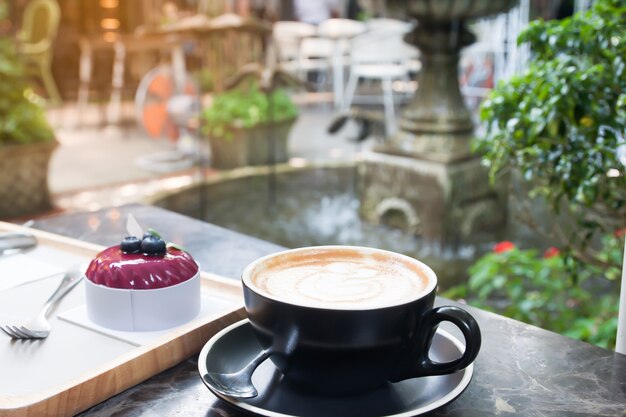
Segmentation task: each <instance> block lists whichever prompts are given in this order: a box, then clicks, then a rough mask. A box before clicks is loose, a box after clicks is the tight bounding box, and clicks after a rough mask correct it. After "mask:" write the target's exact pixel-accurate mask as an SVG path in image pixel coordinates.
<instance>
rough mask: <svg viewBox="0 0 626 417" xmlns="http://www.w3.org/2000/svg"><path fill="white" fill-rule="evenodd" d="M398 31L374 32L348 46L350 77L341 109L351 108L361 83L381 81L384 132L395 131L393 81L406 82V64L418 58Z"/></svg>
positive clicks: (382, 30) (389, 133)
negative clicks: (361, 81)
mask: <svg viewBox="0 0 626 417" xmlns="http://www.w3.org/2000/svg"><path fill="white" fill-rule="evenodd" d="M403 36H404V33H403V32H401V31H398V30H385V29H380V30H375V31H371V32H367V33H364V34H362V35H359V36H358V37H356V38H354V40H353V41H352V45H351V64H350V76H349V79H348V85H347V87H346V93H345V97H344V104H343V107H342V109H343V110H344V111H345V110H348V108H350V106H351V105H352V101H353V99H354V95H355V93H356V89H357V85H358V82H359V80H361V79H374V80H380V82H381V85H382V91H383V105H384V109H385V132H386V134H387V135H388V136H389V135H391V134H393V132H394V131H395V109H394V105H395V104H394V98H393V85H392V83H393V81H394V80H405V81H408V80H409V67H408V66H407V62H408V61H410V60H411V59H414V58H415V57H416V56H417V50H416V49H415V48H413V47H411V46H410V45H408V44H407V43H405V42H404V40H403Z"/></svg>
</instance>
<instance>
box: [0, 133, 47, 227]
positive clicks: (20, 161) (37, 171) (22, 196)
mask: <svg viewBox="0 0 626 417" xmlns="http://www.w3.org/2000/svg"><path fill="white" fill-rule="evenodd" d="M58 145H59V143H58V142H57V141H56V140H55V141H52V142H42V143H31V144H25V145H3V146H0V196H2V198H0V219H10V218H14V217H22V216H28V215H32V214H37V213H41V212H44V211H46V210H50V209H51V208H52V202H51V199H50V192H49V190H48V164H49V162H50V157H51V156H52V152H53V151H54V150H55V149H56V147H57V146H58Z"/></svg>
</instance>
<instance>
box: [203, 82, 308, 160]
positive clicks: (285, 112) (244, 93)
mask: <svg viewBox="0 0 626 417" xmlns="http://www.w3.org/2000/svg"><path fill="white" fill-rule="evenodd" d="M297 116H298V108H297V107H296V105H295V104H294V103H293V101H292V100H291V97H290V96H289V95H288V94H287V93H286V92H285V91H283V90H281V89H276V90H273V91H267V92H266V91H263V90H261V89H260V88H259V87H258V83H256V82H249V83H245V84H242V85H241V86H240V87H239V88H237V89H234V90H230V91H226V92H224V93H221V94H217V95H215V96H214V98H213V103H212V105H211V106H210V107H209V108H208V109H206V110H205V111H203V113H202V132H203V134H204V135H205V136H207V137H208V140H209V144H210V147H211V161H212V165H213V166H214V167H215V168H218V169H231V168H236V167H241V166H247V165H268V164H272V163H281V162H286V161H287V159H288V137H289V132H290V130H291V127H292V125H293V123H294V122H295V120H296V118H297Z"/></svg>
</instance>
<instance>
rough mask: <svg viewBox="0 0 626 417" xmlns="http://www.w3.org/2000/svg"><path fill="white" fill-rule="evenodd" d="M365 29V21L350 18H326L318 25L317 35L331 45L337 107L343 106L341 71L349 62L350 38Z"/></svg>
mask: <svg viewBox="0 0 626 417" xmlns="http://www.w3.org/2000/svg"><path fill="white" fill-rule="evenodd" d="M366 30H367V26H366V25H365V23H363V22H358V21H356V20H350V19H328V20H325V21H323V22H322V23H320V25H319V27H318V34H319V36H320V37H321V38H324V39H327V40H330V41H331V42H332V45H333V54H332V67H333V93H334V102H335V103H334V104H335V108H337V109H339V108H342V107H343V100H342V98H343V94H342V93H343V72H344V67H345V65H346V64H348V63H349V62H350V58H349V53H350V40H351V39H352V38H354V37H355V36H358V35H360V34H362V33H364V32H365V31H366Z"/></svg>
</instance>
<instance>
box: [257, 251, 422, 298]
mask: <svg viewBox="0 0 626 417" xmlns="http://www.w3.org/2000/svg"><path fill="white" fill-rule="evenodd" d="M255 283H256V285H257V286H258V287H259V288H260V289H261V290H263V291H265V292H267V293H268V294H269V295H271V296H272V297H274V298H277V299H279V300H284V301H287V302H290V303H293V304H302V305H309V306H315V307H325V308H358V309H362V308H374V307H382V306H386V305H395V304H401V303H403V302H408V301H411V300H413V299H415V298H416V296H418V295H419V294H420V293H421V291H422V290H423V289H424V287H425V284H424V282H423V280H422V279H421V278H420V277H419V276H417V275H416V274H415V273H414V272H412V271H410V270H408V269H406V268H404V267H402V266H400V265H396V264H382V263H380V262H375V261H373V260H372V261H371V262H367V261H366V260H365V259H360V260H358V261H355V260H333V261H331V262H328V263H325V264H323V265H320V264H310V263H306V264H301V265H290V266H288V267H283V268H271V269H270V270H266V271H265V272H264V273H261V274H260V275H259V276H257V278H256V279H255Z"/></svg>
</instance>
